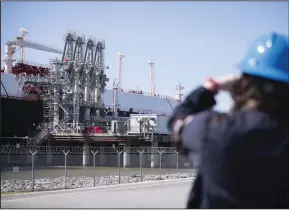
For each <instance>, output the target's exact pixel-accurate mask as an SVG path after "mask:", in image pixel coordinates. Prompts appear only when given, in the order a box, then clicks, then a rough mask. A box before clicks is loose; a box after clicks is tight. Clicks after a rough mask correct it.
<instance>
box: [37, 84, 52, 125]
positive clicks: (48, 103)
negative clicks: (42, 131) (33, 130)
mask: <svg viewBox="0 0 289 211" xmlns="http://www.w3.org/2000/svg"><path fill="white" fill-rule="evenodd" d="M54 92H55V91H54V86H53V85H48V86H46V87H44V91H43V92H42V93H40V97H41V99H42V100H43V122H45V123H47V124H48V128H50V129H52V127H53V118H54V95H55V93H54Z"/></svg>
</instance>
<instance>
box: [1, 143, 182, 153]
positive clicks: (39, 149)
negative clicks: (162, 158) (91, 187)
mask: <svg viewBox="0 0 289 211" xmlns="http://www.w3.org/2000/svg"><path fill="white" fill-rule="evenodd" d="M0 151H1V155H5V154H18V155H20V154H32V153H35V152H36V154H38V155H39V154H54V155H55V154H64V153H67V152H68V153H69V154H93V153H97V154H115V153H123V152H127V153H178V151H177V149H176V148H175V147H123V146H122V147H94V146H89V147H82V146H15V145H1V146H0Z"/></svg>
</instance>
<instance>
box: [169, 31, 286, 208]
mask: <svg viewBox="0 0 289 211" xmlns="http://www.w3.org/2000/svg"><path fill="white" fill-rule="evenodd" d="M238 69H239V70H240V72H241V74H240V75H236V76H235V75H229V76H225V77H220V78H215V79H211V78H208V79H206V80H205V82H204V84H203V86H201V87H199V88H197V89H196V90H194V91H192V92H191V93H190V94H189V95H188V96H187V97H186V98H185V100H184V101H183V102H182V103H181V104H180V105H179V106H178V107H177V108H176V109H175V110H174V113H173V116H172V117H171V119H170V121H169V124H168V127H169V128H170V130H171V132H172V139H173V140H174V141H175V143H176V146H177V148H178V149H179V150H180V151H182V152H183V153H185V155H186V156H187V157H188V159H189V160H190V163H191V164H192V165H194V166H197V167H198V175H197V178H196V180H195V184H194V185H193V188H192V191H191V194H190V196H189V199H188V204H187V208H243V209H244V208H251V209H253V208H289V76H288V74H289V70H288V36H285V35H281V34H278V33H275V32H272V33H268V34H265V35H262V36H260V37H258V38H257V39H256V40H255V41H254V42H253V43H252V44H251V46H250V47H249V49H248V52H247V54H246V55H245V57H244V58H243V60H242V61H241V63H240V64H239V65H238ZM220 91H226V92H229V93H230V94H231V96H232V99H233V101H234V105H233V107H232V109H231V112H230V113H221V112H217V111H213V110H212V108H213V106H214V105H215V104H216V101H215V99H214V97H215V95H216V94H217V93H219V92H220Z"/></svg>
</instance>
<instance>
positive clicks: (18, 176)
mask: <svg viewBox="0 0 289 211" xmlns="http://www.w3.org/2000/svg"><path fill="white" fill-rule="evenodd" d="M0 149H1V158H2V159H1V162H2V163H1V166H2V171H1V192H21V191H22V192H23V191H44V190H56V189H72V188H81V187H90V186H103V185H112V184H120V183H134V182H142V181H151V180H164V179H177V178H191V177H195V176H196V173H197V170H196V169H194V168H192V167H191V165H190V164H189V162H188V160H187V159H186V157H185V156H183V155H181V154H180V153H179V152H178V151H177V150H176V149H175V148H173V147H158V148H153V147H130V148H127V147H114V148H113V147H87V146H84V147H79V146H77V147H76V146H75V147H68V146H54V147H48V146H19V145H18V146H9V145H6V146H3V145H2V146H1V147H0Z"/></svg>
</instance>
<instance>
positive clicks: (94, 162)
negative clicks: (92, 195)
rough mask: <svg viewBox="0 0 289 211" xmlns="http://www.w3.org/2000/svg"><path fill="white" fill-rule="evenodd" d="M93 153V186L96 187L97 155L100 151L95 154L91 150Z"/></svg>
mask: <svg viewBox="0 0 289 211" xmlns="http://www.w3.org/2000/svg"><path fill="white" fill-rule="evenodd" d="M91 153H92V154H93V186H95V155H96V154H97V153H98V151H95V152H93V151H92V150H91Z"/></svg>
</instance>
